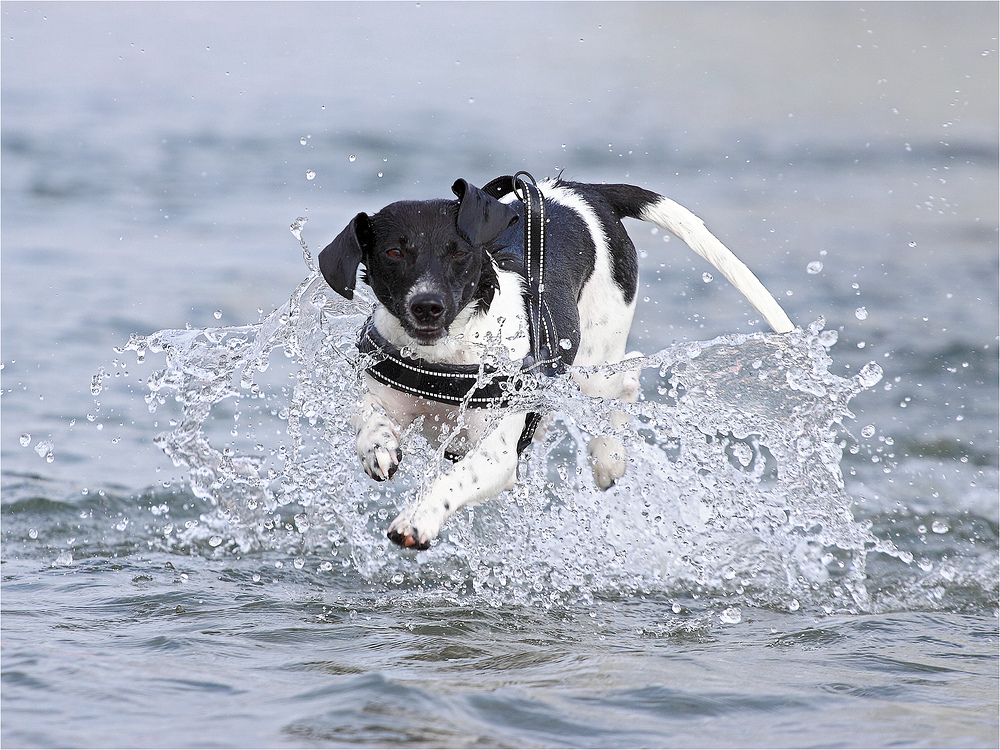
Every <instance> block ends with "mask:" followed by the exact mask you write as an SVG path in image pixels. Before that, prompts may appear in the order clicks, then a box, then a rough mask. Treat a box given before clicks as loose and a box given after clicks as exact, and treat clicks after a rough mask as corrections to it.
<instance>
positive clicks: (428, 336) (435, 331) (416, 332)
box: [407, 326, 448, 346]
mask: <svg viewBox="0 0 1000 750" xmlns="http://www.w3.org/2000/svg"><path fill="white" fill-rule="evenodd" d="M407 333H409V334H410V336H412V337H413V338H415V339H416V340H417V341H419V342H420V343H421V344H423V345H424V346H429V345H431V344H436V343H437V342H438V341H440V340H441V339H443V338H444V337H445V336H447V335H448V329H446V328H445V327H444V326H436V327H434V328H410V330H409V331H407Z"/></svg>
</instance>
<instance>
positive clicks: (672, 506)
mask: <svg viewBox="0 0 1000 750" xmlns="http://www.w3.org/2000/svg"><path fill="white" fill-rule="evenodd" d="M0 13H2V16H0V18H2V45H0V51H2V70H3V79H2V167H3V169H2V173H0V176H2V299H0V304H2V320H0V322H2V339H0V347H2V356H0V364H2V367H3V369H2V372H0V378H2V417H3V419H2V433H0V436H2V443H0V449H2V464H3V465H2V533H3V542H2V544H3V547H2V571H3V577H2V582H0V585H2V622H0V628H2V642H0V661H2V674H3V682H2V715H0V725H2V732H0V740H2V742H3V744H4V745H5V746H9V747H16V746H25V747H49V746H60V747H97V746H102V747H189V746H195V747H208V746H226V747H272V746H304V747H327V746H344V745H362V746H398V745H419V746H548V747H562V746H566V747H593V746H601V747H635V746H643V747H661V746H662V747H691V746H733V747H751V746H754V747H756V746H768V747H773V746H852V747H883V746H890V745H893V746H899V745H903V746H949V747H962V746H968V747H995V746H996V745H997V742H998V708H997V677H998V671H997V670H998V659H997V642H998V637H997V635H998V633H997V630H998V562H997V558H998V541H997V540H998V516H1000V510H998V503H997V495H998V487H1000V480H998V445H997V421H998V408H997V405H998V393H997V383H998V365H997V360H998V322H997V321H998V307H1000V305H998V253H997V231H998V216H997V213H998V210H997V206H998V189H997V185H998V174H997V172H998V170H997V167H998V148H997V141H998V127H997V122H998V104H997V91H998V75H997V74H998V63H997V45H996V36H997V34H996V30H997V27H998V18H997V6H996V5H995V4H988V3H979V4H964V3H947V4H941V5H938V4H933V3H930V4H928V3H920V4H906V3H893V4H863V5H856V4H851V3H837V4H811V3H810V4H803V5H799V4H778V5H771V4H746V5H743V4H738V5H730V4H711V3H704V4H693V5H689V4H682V3H671V4H657V3H642V4H629V3H614V4H604V3H588V4H582V5H578V4H568V3H566V4H564V3H559V4H516V5H515V4H490V5H485V4H471V5H469V4H451V3H449V4H428V3H421V4H388V5H381V4H357V5H355V4H348V3H335V4H319V3H314V4H294V3H283V4H268V3H257V4H221V5H219V4H201V3H198V4H187V3H171V4H123V3H117V4H35V3H8V2H5V3H3V5H2V6H0ZM519 169H526V170H528V171H530V172H532V173H533V174H535V175H536V176H539V177H540V176H543V175H554V174H557V173H559V172H560V171H562V170H565V174H566V176H567V177H570V178H572V179H578V180H585V181H608V182H623V181H628V182H633V183H636V184H640V185H643V186H645V187H648V188H650V189H654V190H657V191H660V192H663V193H665V194H667V195H670V196H671V197H673V198H674V199H676V200H678V201H679V202H681V203H683V204H684V205H687V206H688V207H690V208H691V209H692V210H694V211H695V212H696V213H698V214H699V215H700V216H702V218H704V219H705V220H706V222H707V224H708V226H709V227H710V228H711V229H712V230H713V231H714V232H715V233H716V234H718V235H719V236H720V238H722V239H723V241H724V242H726V243H727V244H728V245H729V246H730V247H732V248H733V249H734V250H735V251H736V252H737V253H738V254H739V255H740V257H742V258H743V259H744V260H745V261H746V262H747V263H748V265H750V267H751V268H753V269H754V270H755V271H756V272H757V274H758V276H759V277H760V278H761V280H762V281H763V282H764V283H765V285H766V286H768V288H769V289H771V290H772V291H773V292H774V293H775V295H776V296H777V297H778V299H779V300H780V301H781V303H782V305H783V306H784V307H785V309H786V310H787V312H788V313H789V315H790V316H791V317H792V319H793V320H794V321H795V322H796V323H797V324H798V325H799V326H800V330H799V331H797V332H796V333H795V334H793V335H792V336H791V337H775V336H772V335H770V334H768V333H767V332H766V330H765V327H764V325H763V323H762V322H761V321H759V320H757V319H756V317H755V315H754V314H753V312H752V311H751V310H750V309H749V308H748V307H747V306H746V305H745V303H744V302H743V301H742V299H741V298H740V297H739V295H738V294H737V293H736V292H735V291H734V290H733V289H731V288H729V287H728V285H727V284H726V283H725V282H724V280H723V279H721V277H719V276H718V274H716V275H715V277H714V278H713V277H712V276H711V275H709V276H705V275H704V274H706V273H709V274H710V271H711V269H709V268H708V267H707V266H706V265H705V264H703V263H702V261H700V260H699V259H697V258H695V257H694V256H693V254H692V253H691V252H690V251H688V250H687V248H686V247H684V246H683V244H682V243H680V242H679V241H678V240H676V239H674V240H671V241H666V242H665V240H666V239H667V238H665V237H664V236H663V234H662V233H655V232H653V231H651V229H650V227H649V226H648V225H642V224H639V223H633V224H630V225H629V229H630V232H631V234H632V236H633V238H634V240H635V242H636V245H637V247H638V249H639V251H640V254H641V272H640V273H641V281H640V284H641V288H640V302H639V307H638V311H637V316H636V323H635V325H634V328H633V335H632V340H631V342H630V344H631V346H632V348H635V349H639V350H641V351H642V352H644V353H645V354H646V355H647V360H646V361H645V365H646V366H645V367H644V369H643V399H642V400H641V401H640V402H639V403H638V404H636V405H635V407H634V409H633V417H632V422H631V425H630V426H629V427H628V428H627V429H626V431H625V432H624V433H623V434H622V436H621V437H622V438H623V439H624V440H625V442H626V443H627V444H628V445H629V447H630V451H631V453H632V455H633V462H632V463H631V465H630V471H629V473H628V474H627V475H626V477H625V479H624V480H623V481H622V483H621V484H620V485H619V486H618V487H616V488H615V489H613V490H611V491H610V492H609V493H607V494H604V493H598V492H597V491H596V490H594V489H593V487H592V486H591V484H590V482H589V479H588V477H587V476H586V474H587V471H582V469H585V468H586V467H585V458H584V457H583V456H582V455H581V449H580V445H581V444H585V436H586V435H587V434H590V433H591V432H593V431H595V430H598V429H600V428H601V426H602V424H604V423H605V419H606V416H607V409H608V405H606V404H599V403H593V402H590V401H588V400H586V399H583V398H581V397H580V396H579V395H578V394H575V393H574V392H573V391H572V389H571V388H570V387H568V385H567V384H566V383H565V382H563V381H558V382H556V383H554V384H553V385H552V388H551V389H550V390H549V391H548V392H547V393H546V395H545V396H544V398H545V405H546V406H547V407H548V408H550V409H551V410H552V411H553V413H554V415H555V419H554V424H553V427H552V429H551V430H550V431H549V433H548V435H547V437H546V438H545V440H544V441H541V442H540V443H537V444H536V445H535V446H533V447H532V449H531V450H530V451H528V453H527V454H526V456H525V459H524V460H523V461H522V465H521V467H520V470H521V474H522V476H523V481H522V484H521V485H520V487H519V488H517V489H515V490H513V491H511V492H509V493H505V494H504V495H503V496H502V497H501V498H500V499H499V500H498V501H497V502H494V503H491V504H487V505H483V506H479V507H477V508H475V509H472V510H470V511H468V512H465V513H460V514H459V515H457V516H456V517H455V518H454V519H453V522H452V523H451V525H450V526H449V528H448V529H447V530H446V532H445V533H444V534H443V536H442V539H441V540H440V541H439V542H438V543H437V544H435V545H434V546H433V547H432V548H431V549H430V550H428V551H426V552H421V553H412V552H400V551H399V550H397V549H396V548H394V547H393V546H391V545H390V543H389V542H388V540H386V539H385V538H384V529H385V527H386V526H387V524H388V522H389V521H390V520H391V519H392V517H393V516H394V515H395V513H396V511H397V509H398V508H400V507H402V505H403V504H405V503H406V502H407V499H408V498H409V497H411V496H412V494H413V493H414V492H416V488H417V487H418V486H419V484H420V482H421V481H423V479H424V476H425V473H426V472H432V471H435V470H437V467H438V466H439V463H438V462H437V458H438V456H437V455H436V454H435V451H434V449H433V448H432V447H431V446H427V445H426V444H422V443H421V442H420V441H419V439H417V438H415V437H414V438H413V440H411V441H410V449H409V453H408V456H407V459H406V461H404V464H403V466H402V468H401V469H400V473H399V475H398V476H397V478H396V480H395V481H394V482H393V483H392V486H390V487H385V486H381V485H375V484H374V483H372V482H370V481H369V480H368V479H367V478H366V477H365V476H364V474H363V473H362V472H361V470H360V467H359V466H358V465H357V462H356V459H355V458H354V457H353V456H352V455H351V448H350V437H349V435H348V430H347V426H346V419H347V408H348V405H349V403H350V402H351V401H352V400H353V399H354V398H356V396H357V393H358V391H357V387H358V386H357V380H356V378H355V377H354V372H353V370H352V368H351V364H350V362H349V358H350V357H351V356H352V346H351V344H352V339H353V331H354V330H355V329H356V327H357V324H358V323H359V322H360V320H361V319H363V316H364V314H365V312H366V308H365V305H364V302H363V301H362V302H360V303H359V304H357V305H346V304H344V303H342V302H340V301H339V299H338V298H335V296H334V295H332V294H327V293H326V291H324V289H323V285H322V283H321V281H320V280H318V279H317V278H316V276H315V273H314V271H313V269H312V267H311V263H312V259H313V258H315V255H316V252H317V251H318V250H319V249H320V248H322V247H323V245H325V244H326V243H327V242H328V241H329V240H330V239H332V238H333V237H334V236H335V235H336V234H337V233H338V232H339V231H340V229H342V228H343V226H344V225H346V223H347V222H348V221H349V220H350V218H351V217H352V216H353V215H354V214H355V213H356V212H358V211H361V210H367V211H374V210H377V209H378V208H380V207H381V206H383V205H385V204H386V203H389V202H391V201H394V200H398V199H402V198H439V197H447V196H448V195H449V186H450V185H451V183H452V182H453V181H454V180H455V179H456V178H458V177H464V178H466V179H468V180H470V181H472V182H473V183H476V184H483V183H485V182H486V181H488V180H489V179H492V178H493V177H494V176H496V175H498V174H510V173H512V172H513V171H516V170H519ZM300 219H306V220H307V221H306V222H305V223H304V224H303V223H302V222H300V221H299V220H300ZM293 223H294V224H296V226H298V227H301V232H300V233H299V234H298V236H295V235H293V234H292V232H290V231H289V227H290V226H291V225H292V224H293ZM300 240H301V244H300Z"/></svg>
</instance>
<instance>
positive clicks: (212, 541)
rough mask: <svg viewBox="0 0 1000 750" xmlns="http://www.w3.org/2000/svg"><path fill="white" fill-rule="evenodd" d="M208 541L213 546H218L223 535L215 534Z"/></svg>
mask: <svg viewBox="0 0 1000 750" xmlns="http://www.w3.org/2000/svg"><path fill="white" fill-rule="evenodd" d="M208 543H209V545H210V546H212V547H218V546H219V545H220V544H222V537H221V536H218V535H216V536H213V537H212V538H210V539H209V540H208Z"/></svg>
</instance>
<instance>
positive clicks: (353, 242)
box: [319, 213, 370, 299]
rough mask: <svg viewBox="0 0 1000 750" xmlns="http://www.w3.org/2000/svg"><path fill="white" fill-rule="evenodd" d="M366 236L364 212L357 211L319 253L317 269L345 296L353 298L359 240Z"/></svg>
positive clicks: (366, 228) (363, 239)
mask: <svg viewBox="0 0 1000 750" xmlns="http://www.w3.org/2000/svg"><path fill="white" fill-rule="evenodd" d="M369 235H370V228H369V223H368V214H366V213H360V214H358V215H357V216H355V217H354V218H353V219H351V223H350V224H348V225H347V226H346V227H345V228H344V231H343V232H341V233H340V234H338V235H337V238H336V239H335V240H334V241H333V242H331V243H330V244H329V245H327V246H326V247H324V248H323V250H322V252H320V254H319V270H320V272H321V273H322V274H323V278H324V279H326V283H327V284H329V285H330V287H331V288H332V289H333V290H334V291H335V292H337V294H340V295H343V296H344V297H347V299H354V283H355V278H356V277H357V275H358V266H359V265H360V264H361V259H362V257H363V256H364V250H363V249H362V243H363V242H365V243H366V242H367V238H368V237H369Z"/></svg>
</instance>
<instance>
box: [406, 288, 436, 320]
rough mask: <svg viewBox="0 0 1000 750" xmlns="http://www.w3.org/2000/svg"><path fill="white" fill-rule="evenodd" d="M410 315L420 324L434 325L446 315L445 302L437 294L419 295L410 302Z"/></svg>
mask: <svg viewBox="0 0 1000 750" xmlns="http://www.w3.org/2000/svg"><path fill="white" fill-rule="evenodd" d="M410 313H411V314H412V315H413V318H414V320H416V321H417V322H418V323H423V324H424V325H433V324H434V323H437V322H438V321H440V320H441V317H442V316H443V315H444V300H442V299H441V298H440V297H439V296H437V295H436V294H418V295H417V296H416V297H414V298H413V299H412V300H411V301H410Z"/></svg>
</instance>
